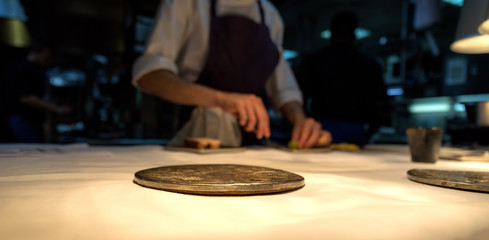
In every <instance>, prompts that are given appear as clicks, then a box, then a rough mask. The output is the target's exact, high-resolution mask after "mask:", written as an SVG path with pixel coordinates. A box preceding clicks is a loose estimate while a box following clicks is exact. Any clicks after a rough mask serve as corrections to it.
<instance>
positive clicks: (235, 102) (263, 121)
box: [220, 93, 270, 139]
mask: <svg viewBox="0 0 489 240" xmlns="http://www.w3.org/2000/svg"><path fill="white" fill-rule="evenodd" d="M220 107H221V108H222V109H223V110H224V111H226V112H229V113H232V114H235V115H236V116H237V117H238V122H239V125H241V126H242V127H243V129H244V130H245V131H247V132H254V133H255V135H256V138H257V139H262V138H263V137H265V138H269V137H270V118H269V117H268V113H267V110H266V108H265V105H264V104H263V101H262V99H261V98H260V97H258V96H256V95H254V94H241V93H225V101H223V102H222V103H221V106H220Z"/></svg>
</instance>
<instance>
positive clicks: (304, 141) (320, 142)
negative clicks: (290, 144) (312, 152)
mask: <svg viewBox="0 0 489 240" xmlns="http://www.w3.org/2000/svg"><path fill="white" fill-rule="evenodd" d="M291 140H292V141H295V142H297V143H298V148H311V147H314V146H326V145H328V144H330V143H331V141H332V137H331V133H330V132H328V131H325V130H323V129H322V126H321V123H319V122H317V121H316V120H314V119H313V118H306V119H304V120H303V121H299V122H297V123H296V124H294V128H293V129H292V139H291Z"/></svg>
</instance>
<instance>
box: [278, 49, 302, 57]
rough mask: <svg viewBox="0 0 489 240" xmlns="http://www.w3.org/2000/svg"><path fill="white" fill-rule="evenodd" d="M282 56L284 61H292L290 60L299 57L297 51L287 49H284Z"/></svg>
mask: <svg viewBox="0 0 489 240" xmlns="http://www.w3.org/2000/svg"><path fill="white" fill-rule="evenodd" d="M282 54H283V56H284V58H285V59H292V58H296V57H297V56H299V54H298V53H297V51H294V50H287V49H284V52H283V53H282Z"/></svg>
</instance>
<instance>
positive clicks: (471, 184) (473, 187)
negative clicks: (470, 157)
mask: <svg viewBox="0 0 489 240" xmlns="http://www.w3.org/2000/svg"><path fill="white" fill-rule="evenodd" d="M407 176H408V179H410V180H412V181H415V182H421V183H426V184H431V185H436V186H441V187H449V188H455V189H462V190H470V191H477V192H489V172H473V171H442V170H430V169H411V170H409V171H408V172H407Z"/></svg>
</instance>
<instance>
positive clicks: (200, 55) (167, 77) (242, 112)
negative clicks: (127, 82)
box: [133, 0, 331, 148]
mask: <svg viewBox="0 0 489 240" xmlns="http://www.w3.org/2000/svg"><path fill="white" fill-rule="evenodd" d="M282 36H283V23H282V20H281V18H280V16H279V14H278V11H277V10H276V9H275V8H274V6H273V5H272V4H271V3H270V2H268V1H267V0H178V1H175V0H173V1H172V0H163V1H162V2H161V4H160V6H159V10H158V13H157V16H156V18H155V25H154V29H153V32H152V34H151V36H150V38H149V40H148V43H147V46H146V49H145V51H144V53H143V54H142V55H141V56H140V57H139V58H138V59H137V60H136V62H135V63H134V68H133V84H134V85H135V86H137V87H139V88H140V89H142V90H143V91H145V92H148V93H150V94H154V95H156V96H158V97H160V98H162V99H164V100H167V101H170V102H173V103H176V104H180V105H186V106H194V107H195V108H194V109H193V111H192V112H191V114H189V116H188V120H187V119H186V123H185V125H184V126H183V127H182V129H181V130H180V131H179V132H178V133H177V135H176V136H175V138H174V139H172V140H171V142H170V144H176V145H178V144H181V142H182V141H183V138H185V137H210V138H217V139H220V140H222V145H227V146H239V145H249V144H255V143H256V141H257V140H259V139H263V138H269V137H270V135H271V132H270V121H269V116H268V112H267V107H266V106H265V101H266V102H268V101H269V103H270V106H271V108H273V109H275V110H278V111H280V112H281V113H282V114H283V115H284V116H285V117H286V118H287V119H288V120H289V121H290V122H291V124H292V126H293V128H292V134H291V140H292V141H295V142H297V145H298V147H299V148H310V147H313V146H315V145H316V144H318V139H322V143H321V144H328V143H329V142H331V135H330V134H329V132H327V131H324V130H322V127H321V124H320V123H319V122H317V121H316V120H314V119H312V118H309V117H307V116H306V115H305V113H304V111H303V107H302V95H301V92H300V90H299V87H298V85H297V83H296V80H295V77H294V75H293V73H292V71H291V69H290V67H289V66H288V64H287V62H286V61H285V60H284V58H283V57H282V54H281V51H282V49H281V45H282ZM250 136H251V137H250Z"/></svg>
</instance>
